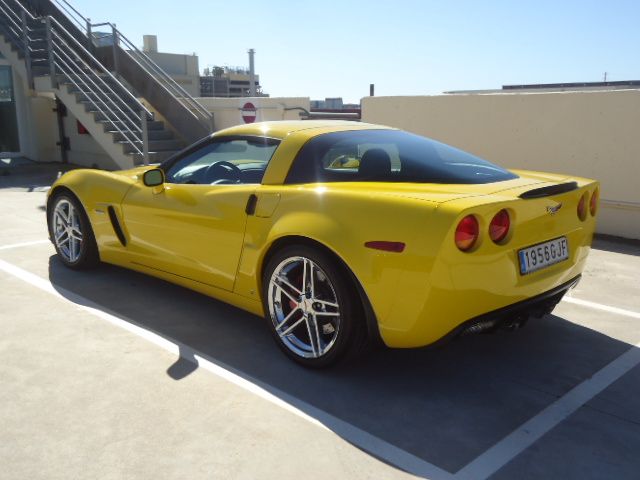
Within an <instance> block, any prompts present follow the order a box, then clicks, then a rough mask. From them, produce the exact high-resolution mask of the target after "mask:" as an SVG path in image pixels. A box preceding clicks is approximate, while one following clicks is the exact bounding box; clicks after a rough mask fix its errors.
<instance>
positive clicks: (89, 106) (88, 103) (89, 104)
mask: <svg viewBox="0 0 640 480" xmlns="http://www.w3.org/2000/svg"><path fill="white" fill-rule="evenodd" d="M78 96H79V95H77V94H76V98H77V97H78ZM85 96H86V95H85ZM78 103H82V104H84V105H85V110H86V111H87V112H92V111H96V110H95V106H98V107H100V108H102V109H103V110H104V108H106V107H109V108H111V109H114V108H115V105H117V106H118V107H119V108H121V109H122V110H123V111H124V112H126V113H128V114H129V113H131V110H133V111H134V112H136V113H138V109H139V106H138V105H136V104H134V103H133V101H128V102H127V101H125V100H123V99H121V98H110V99H109V101H108V102H106V101H104V97H103V98H101V99H99V100H97V99H96V100H93V99H84V100H78Z"/></svg>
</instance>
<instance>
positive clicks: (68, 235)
mask: <svg viewBox="0 0 640 480" xmlns="http://www.w3.org/2000/svg"><path fill="white" fill-rule="evenodd" d="M47 213H48V215H49V235H50V236H51V240H52V241H53V244H54V246H55V248H56V251H57V252H58V255H59V256H60V259H61V260H62V263H64V264H65V265H67V266H69V267H73V268H84V267H89V266H94V265H95V264H97V263H98V261H99V257H98V248H97V246H96V241H95V238H94V236H93V230H92V229H91V224H90V223H89V220H88V218H87V216H86V214H85V212H84V210H83V208H82V205H80V203H79V202H78V200H76V199H75V198H74V197H72V196H71V195H69V194H67V193H60V194H58V195H55V196H54V197H52V199H51V203H50V204H49V208H48V209H47Z"/></svg>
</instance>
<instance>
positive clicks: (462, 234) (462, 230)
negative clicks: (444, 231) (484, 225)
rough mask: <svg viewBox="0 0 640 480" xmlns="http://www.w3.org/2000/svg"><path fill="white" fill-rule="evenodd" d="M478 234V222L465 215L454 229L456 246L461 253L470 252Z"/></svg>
mask: <svg viewBox="0 0 640 480" xmlns="http://www.w3.org/2000/svg"><path fill="white" fill-rule="evenodd" d="M479 234H480V227H479V225H478V220H477V219H476V217H474V216H473V215H467V216H466V217H464V218H463V219H462V220H460V223H459V224H458V227H457V228H456V237H455V238H456V246H457V247H458V248H459V249H460V250H462V251H463V252H466V251H467V250H470V249H471V248H472V247H473V246H474V245H475V244H476V242H477V241H478V236H479Z"/></svg>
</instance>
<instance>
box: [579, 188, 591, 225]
mask: <svg viewBox="0 0 640 480" xmlns="http://www.w3.org/2000/svg"><path fill="white" fill-rule="evenodd" d="M588 196H589V194H588V193H587V192H585V193H584V195H582V196H581V197H580V201H579V202H578V218H579V219H580V220H583V221H584V220H586V218H587V197H588Z"/></svg>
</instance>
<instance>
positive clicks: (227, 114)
mask: <svg viewBox="0 0 640 480" xmlns="http://www.w3.org/2000/svg"><path fill="white" fill-rule="evenodd" d="M197 100H198V101H199V102H200V103H201V104H202V105H203V106H204V107H205V108H206V109H207V110H209V111H210V112H213V116H214V117H213V119H214V123H215V128H216V130H222V129H223V128H227V127H232V126H234V125H240V124H243V123H245V122H244V120H243V119H242V112H241V108H242V106H243V105H244V104H245V103H248V102H250V103H252V104H253V105H254V106H255V107H256V120H255V121H256V122H263V121H272V120H300V115H299V114H300V110H285V108H293V107H302V108H304V109H305V110H307V111H308V110H309V108H310V107H309V105H310V101H309V97H283V98H274V97H252V98H248V97H243V98H217V97H202V98H198V99H197Z"/></svg>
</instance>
